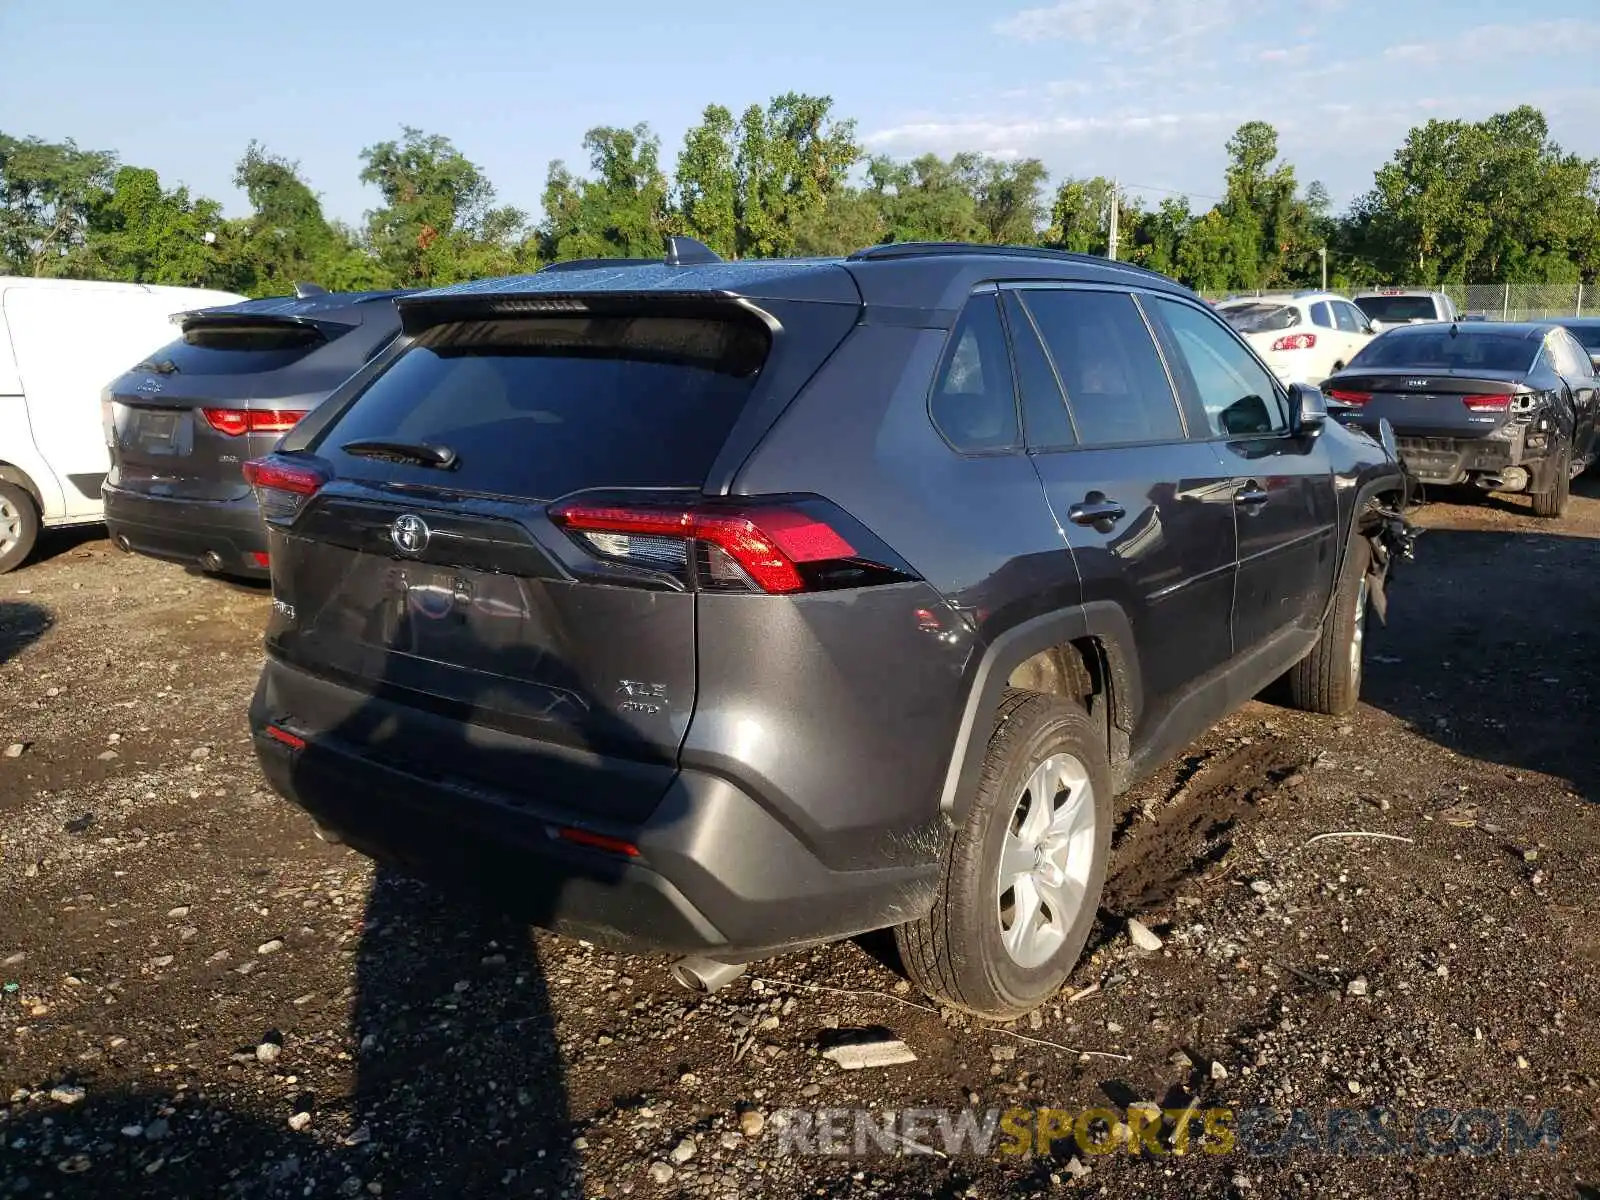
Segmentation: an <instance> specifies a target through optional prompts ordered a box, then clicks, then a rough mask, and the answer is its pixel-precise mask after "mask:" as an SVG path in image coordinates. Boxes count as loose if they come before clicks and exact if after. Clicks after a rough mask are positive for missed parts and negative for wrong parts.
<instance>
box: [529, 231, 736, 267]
mask: <svg viewBox="0 0 1600 1200" xmlns="http://www.w3.org/2000/svg"><path fill="white" fill-rule="evenodd" d="M721 261H722V256H721V255H719V254H718V253H717V252H716V251H715V250H713V249H712V248H711V247H710V246H707V245H706V244H705V243H704V242H701V241H697V240H696V239H694V238H692V237H684V236H682V235H681V234H669V235H668V236H667V252H666V254H665V255H664V256H663V257H661V258H573V259H568V260H567V261H566V262H553V263H546V264H545V265H544V266H542V267H540V268H539V271H538V273H539V274H540V275H543V274H545V273H546V272H547V271H592V270H594V269H595V268H596V267H660V266H668V267H698V266H706V265H708V264H711V263H719V262H721Z"/></svg>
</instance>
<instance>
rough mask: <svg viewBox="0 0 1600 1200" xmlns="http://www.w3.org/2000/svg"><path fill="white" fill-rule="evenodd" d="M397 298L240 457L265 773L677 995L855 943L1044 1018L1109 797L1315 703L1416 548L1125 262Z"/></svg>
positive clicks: (720, 270) (857, 269) (577, 274)
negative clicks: (349, 369)
mask: <svg viewBox="0 0 1600 1200" xmlns="http://www.w3.org/2000/svg"><path fill="white" fill-rule="evenodd" d="M400 311H401V314H402V325H403V335H402V338H401V340H400V342H399V344H397V345H396V346H395V347H394V348H392V349H391V350H389V351H386V352H385V353H384V354H383V355H381V356H380V357H379V358H378V359H377V360H376V361H374V362H373V363H372V364H370V365H369V366H367V367H366V368H364V369H363V370H362V371H361V372H360V373H359V374H358V375H357V376H356V377H354V378H353V379H352V380H350V381H349V382H348V383H347V384H346V385H344V386H343V387H341V388H340V389H339V390H338V391H336V392H335V393H334V395H333V396H332V397H330V399H329V401H328V403H327V404H325V405H324V406H322V407H321V408H319V409H318V410H316V411H315V412H314V413H313V414H312V415H311V416H309V417H308V418H306V419H305V420H304V421H302V422H300V423H299V424H298V425H297V426H295V428H294V429H293V430H292V431H291V432H290V433H289V434H288V435H287V437H285V439H284V440H283V442H282V443H281V445H280V447H279V448H278V450H277V452H276V453H274V454H272V455H271V456H269V457H267V458H265V459H261V460H258V461H256V462H253V463H251V464H250V465H249V467H248V471H247V473H248V474H249V476H250V478H251V480H252V482H253V483H254V485H255V489H256V493H257V495H258V497H259V498H260V502H261V509H262V512H263V514H264V516H265V517H266V520H267V524H268V528H269V531H270V537H271V543H272V544H271V556H272V578H273V590H274V601H273V608H274V612H273V616H272V621H271V626H270V628H269V631H268V634H267V648H268V662H267V666H266V668H265V671H264V673H263V675H262V678H261V683H260V687H259V689H258V691H257V693H256V697H255V700H254V703H253V706H252V710H251V721H252V726H253V730H254V735H255V744H256V748H257V751H258V753H259V754H260V757H261V761H262V763H263V765H264V767H265V770H266V773H267V775H268V777H269V778H270V779H271V781H272V783H273V785H274V786H275V787H276V788H277V789H278V790H279V791H280V792H282V793H283V794H284V795H285V796H287V797H289V798H290V799H292V800H293V801H295V802H296V803H297V804H299V805H301V806H302V807H304V808H306V809H307V810H309V811H310V812H311V813H312V814H313V815H314V817H315V818H316V820H317V822H318V823H319V824H320V825H321V826H322V827H323V829H324V831H325V833H326V834H327V835H328V836H332V837H336V838H342V839H343V840H345V841H347V842H348V843H350V844H351V845H353V846H355V847H357V848H359V849H361V850H363V851H366V852H368V853H370V854H373V855H375V856H377V857H380V858H383V859H386V860H388V861H391V862H397V863H399V864H401V865H402V866H405V867H409V868H412V869H415V870H417V871H418V872H420V873H423V874H428V875H433V876H436V877H440V878H444V879H447V880H456V881H461V882H463V883H465V884H467V885H470V886H472V887H476V888H479V889H485V890H488V891H489V892H491V893H492V894H493V895H494V896H495V897H496V898H497V899H498V900H499V901H500V902H501V903H503V904H505V905H506V906H508V907H510V908H512V909H514V910H515V911H516V912H518V913H520V914H522V915H524V916H526V917H528V918H529V919H531V920H532V921H534V922H535V923H537V924H540V925H544V926H547V927H549V928H553V929H556V930H560V931H564V932H570V933H573V934H577V935H580V936H583V937H586V938H592V939H596V940H600V941H603V942H607V943H610V944H613V945H620V946H622V947H624V948H636V949H642V950H651V951H658V952H668V953H672V954H675V955H682V956H685V957H684V959H683V960H682V961H680V963H679V965H678V974H679V977H680V978H681V979H685V980H686V981H688V982H699V983H700V984H701V985H703V986H715V985H716V984H717V983H718V982H720V981H722V980H724V979H726V978H728V977H730V976H731V975H734V974H737V971H738V966H737V964H740V963H745V962H748V961H751V960H753V959H756V958H759V957H762V956H765V955H770V954H773V953H775V952H778V951H782V950H784V949H787V948H791V947H796V946H803V945H806V944H809V943H815V942H819V941H825V940H829V939H834V938H839V937H843V936H847V935H850V934H855V933H859V932H863V931H866V930H873V929H881V928H884V927H890V926H892V927H894V928H895V930H896V931H897V935H898V940H899V946H900V949H901V952H902V957H903V958H904V961H905V965H906V968H907V970H908V971H909V973H910V974H911V975H912V976H913V978H914V979H915V981H916V982H917V983H918V984H919V985H920V986H922V987H923V988H924V989H926V990H927V991H928V992H930V993H932V994H934V995H936V996H938V997H940V998H941V999H943V1000H946V1001H948V1002H950V1003H952V1004H955V1005H959V1006H961V1007H963V1008H965V1009H968V1010H970V1011H972V1012H974V1013H977V1014H980V1015H983V1016H988V1017H1006V1016H1011V1015H1016V1014H1018V1013H1021V1012H1024V1011H1026V1010H1028V1009H1029V1008H1031V1007H1033V1006H1035V1005H1037V1004H1039V1003H1040V1002H1042V1001H1043V1000H1044V999H1045V998H1047V997H1048V996H1049V995H1050V994H1051V992H1052V991H1053V990H1054V989H1056V988H1057V987H1058V986H1059V985H1060V984H1061V982H1062V980H1063V979H1064V978H1065V977H1066V975H1067V973H1068V972H1069V970H1070V969H1071V968H1072V966H1073V963H1074V961H1075V959H1076V958H1077V956H1078V954H1079V953H1080V951H1081V949H1082V947H1083V945H1084V942H1085V939H1086V938H1087V936H1088V933H1089V930H1090V927H1091V925H1092V924H1093V922H1094V919H1095V911H1096V905H1097V900H1098V897H1099V894H1100V890H1101V884H1102V881H1103V880H1104V878H1105V872H1106V860H1107V855H1108V852H1109V848H1110V842H1111V833H1112V823H1113V798H1114V797H1115V796H1116V794H1117V793H1119V792H1121V791H1123V790H1124V789H1126V788H1127V787H1128V786H1129V785H1130V784H1131V783H1132V782H1133V781H1134V780H1136V779H1138V778H1139V777H1140V776H1141V775H1142V774H1143V773H1145V772H1146V771H1148V770H1150V769H1151V768H1153V767H1155V766H1157V765H1158V764H1160V763H1161V762H1162V761H1163V760H1164V759H1166V758H1168V757H1169V756H1171V755H1172V754H1174V753H1176V752H1177V751H1179V750H1180V749H1181V748H1182V747H1183V746H1184V744H1185V743H1187V742H1188V741H1190V740H1191V739H1192V738H1194V737H1195V736H1196V735H1197V734H1199V733H1201V732H1202V731H1203V730H1205V729H1206V727H1207V726H1208V725H1210V724H1211V723H1213V722H1215V721H1216V720H1218V719H1219V718H1220V717H1222V716H1223V715H1224V714H1226V713H1227V712H1229V711H1230V710H1231V709H1233V708H1235V707H1236V706H1238V705H1240V704H1242V703H1243V702H1244V701H1246V700H1248V699H1249V698H1250V697H1252V696H1254V695H1255V694H1256V693H1257V692H1259V691H1260V690H1262V689H1263V688H1265V687H1267V686H1268V685H1269V684H1272V683H1273V682H1274V681H1275V680H1278V679H1279V678H1280V677H1283V676H1286V677H1287V683H1286V685H1285V686H1286V691H1287V694H1288V695H1289V696H1290V697H1291V698H1292V700H1293V701H1294V703H1296V704H1298V705H1300V706H1302V707H1304V708H1307V709H1310V710H1312V711H1317V712H1342V711H1345V710H1347V709H1349V708H1350V707H1351V706H1352V705H1353V704H1354V703H1355V700H1356V695H1357V690H1358V687H1359V685H1360V680H1361V646H1362V632H1363V629H1364V624H1365V614H1366V611H1367V608H1368V603H1369V597H1370V599H1371V601H1372V602H1373V605H1374V607H1375V608H1377V609H1378V611H1380V612H1381V604H1382V599H1383V590H1382V588H1383V583H1384V580H1385V577H1386V575H1387V568H1388V565H1389V563H1390V561H1391V560H1392V557H1393V555H1394V554H1395V552H1397V551H1403V550H1404V548H1405V536H1406V535H1405V528H1406V527H1405V525H1404V521H1403V519H1402V518H1401V517H1400V515H1399V511H1398V506H1399V504H1400V503H1401V500H1402V493H1403V488H1404V479H1403V476H1402V474H1401V471H1400V469H1399V467H1398V466H1397V463H1396V460H1395V458H1394V456H1393V454H1392V453H1390V452H1388V451H1386V450H1385V449H1384V448H1383V447H1382V446H1380V444H1379V442H1378V441H1376V440H1373V439H1372V438H1370V437H1368V436H1366V435H1365V434H1362V433H1359V432H1352V431H1349V430H1346V429H1344V428H1342V427H1341V426H1339V425H1338V424H1336V423H1331V422H1329V421H1328V420H1327V415H1326V412H1325V410H1324V408H1323V406H1322V398H1321V396H1320V394H1319V393H1318V392H1317V391H1316V390H1315V389H1311V388H1296V389H1294V390H1293V391H1291V392H1285V391H1284V390H1282V389H1280V387H1279V386H1278V385H1277V384H1276V383H1275V382H1274V380H1273V376H1272V373H1271V372H1270V371H1269V370H1267V369H1266V368H1265V367H1263V366H1262V365H1261V363H1260V362H1259V361H1258V360H1257V359H1256V358H1255V357H1254V356H1253V355H1252V354H1251V352H1250V350H1249V349H1248V348H1247V347H1246V346H1245V345H1244V343H1243V342H1241V341H1240V340H1239V338H1238V337H1237V336H1235V335H1234V334H1233V332H1232V331H1231V330H1229V328H1228V327H1227V326H1226V325H1225V324H1223V323H1222V322H1221V321H1219V320H1218V319H1217V318H1216V317H1214V316H1213V315H1212V314H1211V313H1210V311H1208V309H1207V308H1206V306H1205V305H1204V304H1203V303H1201V302H1200V301H1199V300H1198V299H1197V298H1196V297H1195V296H1194V295H1193V294H1192V293H1190V292H1188V291H1186V290H1185V289H1183V288H1181V287H1179V286H1178V285H1176V284H1174V283H1172V282H1171V281H1169V280H1167V279H1165V278H1163V277H1161V276H1158V275H1155V274H1152V273H1150V272H1147V271H1144V270H1141V269H1139V268H1136V267H1131V266H1127V265H1124V264H1120V263H1109V262H1106V261H1104V260H1101V259H1095V258H1089V257H1086V256H1079V255H1071V254H1059V253H1051V252H1044V251H1033V250H1022V249H1004V248H993V247H973V246H960V245H916V244H908V245H894V246H881V247H877V248H874V249H871V250H867V251H863V252H862V253H860V254H856V255H853V256H851V257H850V258H848V259H843V260H827V261H823V260H810V261H767V262H742V263H722V262H720V261H718V260H717V259H716V258H715V256H714V255H712V254H711V253H710V252H709V251H706V250H705V249H704V247H701V246H699V245H698V244H697V243H693V242H690V241H688V240H687V239H672V240H671V243H670V245H669V252H668V255H667V257H666V259H665V261H657V262H653V263H639V262H625V263H621V264H615V263H613V264H606V263H596V262H590V263H579V264H567V265H564V266H563V267H561V268H551V269H547V270H545V271H542V272H540V273H539V274H537V275H534V276H531V277H524V278H518V279H503V280H484V281H480V282H476V283H470V284H463V285H459V286H456V287H451V288H445V289H443V290H439V291H433V292H427V293H421V294H417V295H413V296H410V297H407V298H405V299H403V300H401V301H400Z"/></svg>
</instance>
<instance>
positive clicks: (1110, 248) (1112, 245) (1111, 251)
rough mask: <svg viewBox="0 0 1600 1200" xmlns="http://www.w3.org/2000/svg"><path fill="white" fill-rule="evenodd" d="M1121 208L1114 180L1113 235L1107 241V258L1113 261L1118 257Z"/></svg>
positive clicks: (1112, 190)
mask: <svg viewBox="0 0 1600 1200" xmlns="http://www.w3.org/2000/svg"><path fill="white" fill-rule="evenodd" d="M1121 208H1122V205H1121V204H1120V203H1118V199H1117V181H1116V180H1115V179H1113V180H1112V181H1111V235H1110V236H1109V237H1108V238H1107V239H1106V257H1107V258H1109V259H1113V260H1114V259H1115V258H1116V257H1117V216H1118V214H1119V210H1120V209H1121Z"/></svg>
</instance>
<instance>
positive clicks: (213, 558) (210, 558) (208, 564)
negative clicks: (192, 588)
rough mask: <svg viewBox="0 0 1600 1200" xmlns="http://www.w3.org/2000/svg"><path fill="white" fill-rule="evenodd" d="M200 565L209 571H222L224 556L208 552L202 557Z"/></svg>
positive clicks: (211, 551)
mask: <svg viewBox="0 0 1600 1200" xmlns="http://www.w3.org/2000/svg"><path fill="white" fill-rule="evenodd" d="M200 565H201V566H202V567H203V568H205V569H206V570H207V571H220V570H222V555H220V554H218V553H217V552H216V551H215V550H207V551H206V552H205V553H204V554H202V555H201V556H200Z"/></svg>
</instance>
